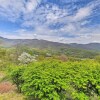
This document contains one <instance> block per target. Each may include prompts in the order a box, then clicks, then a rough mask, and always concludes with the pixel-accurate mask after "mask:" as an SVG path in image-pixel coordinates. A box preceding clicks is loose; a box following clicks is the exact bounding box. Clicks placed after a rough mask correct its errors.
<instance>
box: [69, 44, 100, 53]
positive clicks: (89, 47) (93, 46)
mask: <svg viewBox="0 0 100 100" xmlns="http://www.w3.org/2000/svg"><path fill="white" fill-rule="evenodd" d="M70 46H72V47H74V48H80V49H85V50H96V51H100V43H89V44H76V43H71V44H70Z"/></svg>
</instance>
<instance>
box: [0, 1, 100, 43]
mask: <svg viewBox="0 0 100 100" xmlns="http://www.w3.org/2000/svg"><path fill="white" fill-rule="evenodd" d="M0 36H1V37H4V38H9V39H43V40H49V41H54V42H61V43H83V44H85V43H91V42H98V43H100V0H0Z"/></svg>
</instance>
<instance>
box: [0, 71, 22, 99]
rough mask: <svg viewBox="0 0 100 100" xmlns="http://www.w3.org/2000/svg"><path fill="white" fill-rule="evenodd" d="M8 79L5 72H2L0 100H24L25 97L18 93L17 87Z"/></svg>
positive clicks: (0, 73)
mask: <svg viewBox="0 0 100 100" xmlns="http://www.w3.org/2000/svg"><path fill="white" fill-rule="evenodd" d="M6 77H7V76H6V75H5V73H4V72H0V100H24V96H23V95H22V94H19V93H17V92H16V86H15V85H13V84H12V83H11V82H10V81H9V80H7V79H6Z"/></svg>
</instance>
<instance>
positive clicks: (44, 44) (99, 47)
mask: <svg viewBox="0 0 100 100" xmlns="http://www.w3.org/2000/svg"><path fill="white" fill-rule="evenodd" d="M17 45H20V46H28V47H33V48H41V49H42V48H51V49H52V48H56V49H58V48H76V49H85V50H96V51H100V43H89V44H77V43H71V44H64V43H58V42H51V41H46V40H38V39H6V38H3V37H0V47H14V46H17Z"/></svg>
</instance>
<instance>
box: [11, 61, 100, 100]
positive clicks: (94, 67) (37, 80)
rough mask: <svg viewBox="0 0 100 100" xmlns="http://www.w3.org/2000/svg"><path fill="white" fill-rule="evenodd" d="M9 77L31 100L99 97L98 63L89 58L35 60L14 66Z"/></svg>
mask: <svg viewBox="0 0 100 100" xmlns="http://www.w3.org/2000/svg"><path fill="white" fill-rule="evenodd" d="M11 77H12V80H13V82H14V83H15V84H16V85H17V88H18V90H19V91H20V92H22V93H24V94H25V95H26V96H28V98H29V99H31V100H35V99H36V100H91V99H90V98H92V99H93V100H96V99H97V100H99V99H100V98H99V97H100V64H99V63H97V62H94V61H92V60H91V61H89V60H86V61H80V62H73V63H72V62H60V61H44V62H35V63H33V64H29V65H27V67H25V66H19V67H16V68H14V69H13V71H12V72H11ZM29 99H28V100H29Z"/></svg>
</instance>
